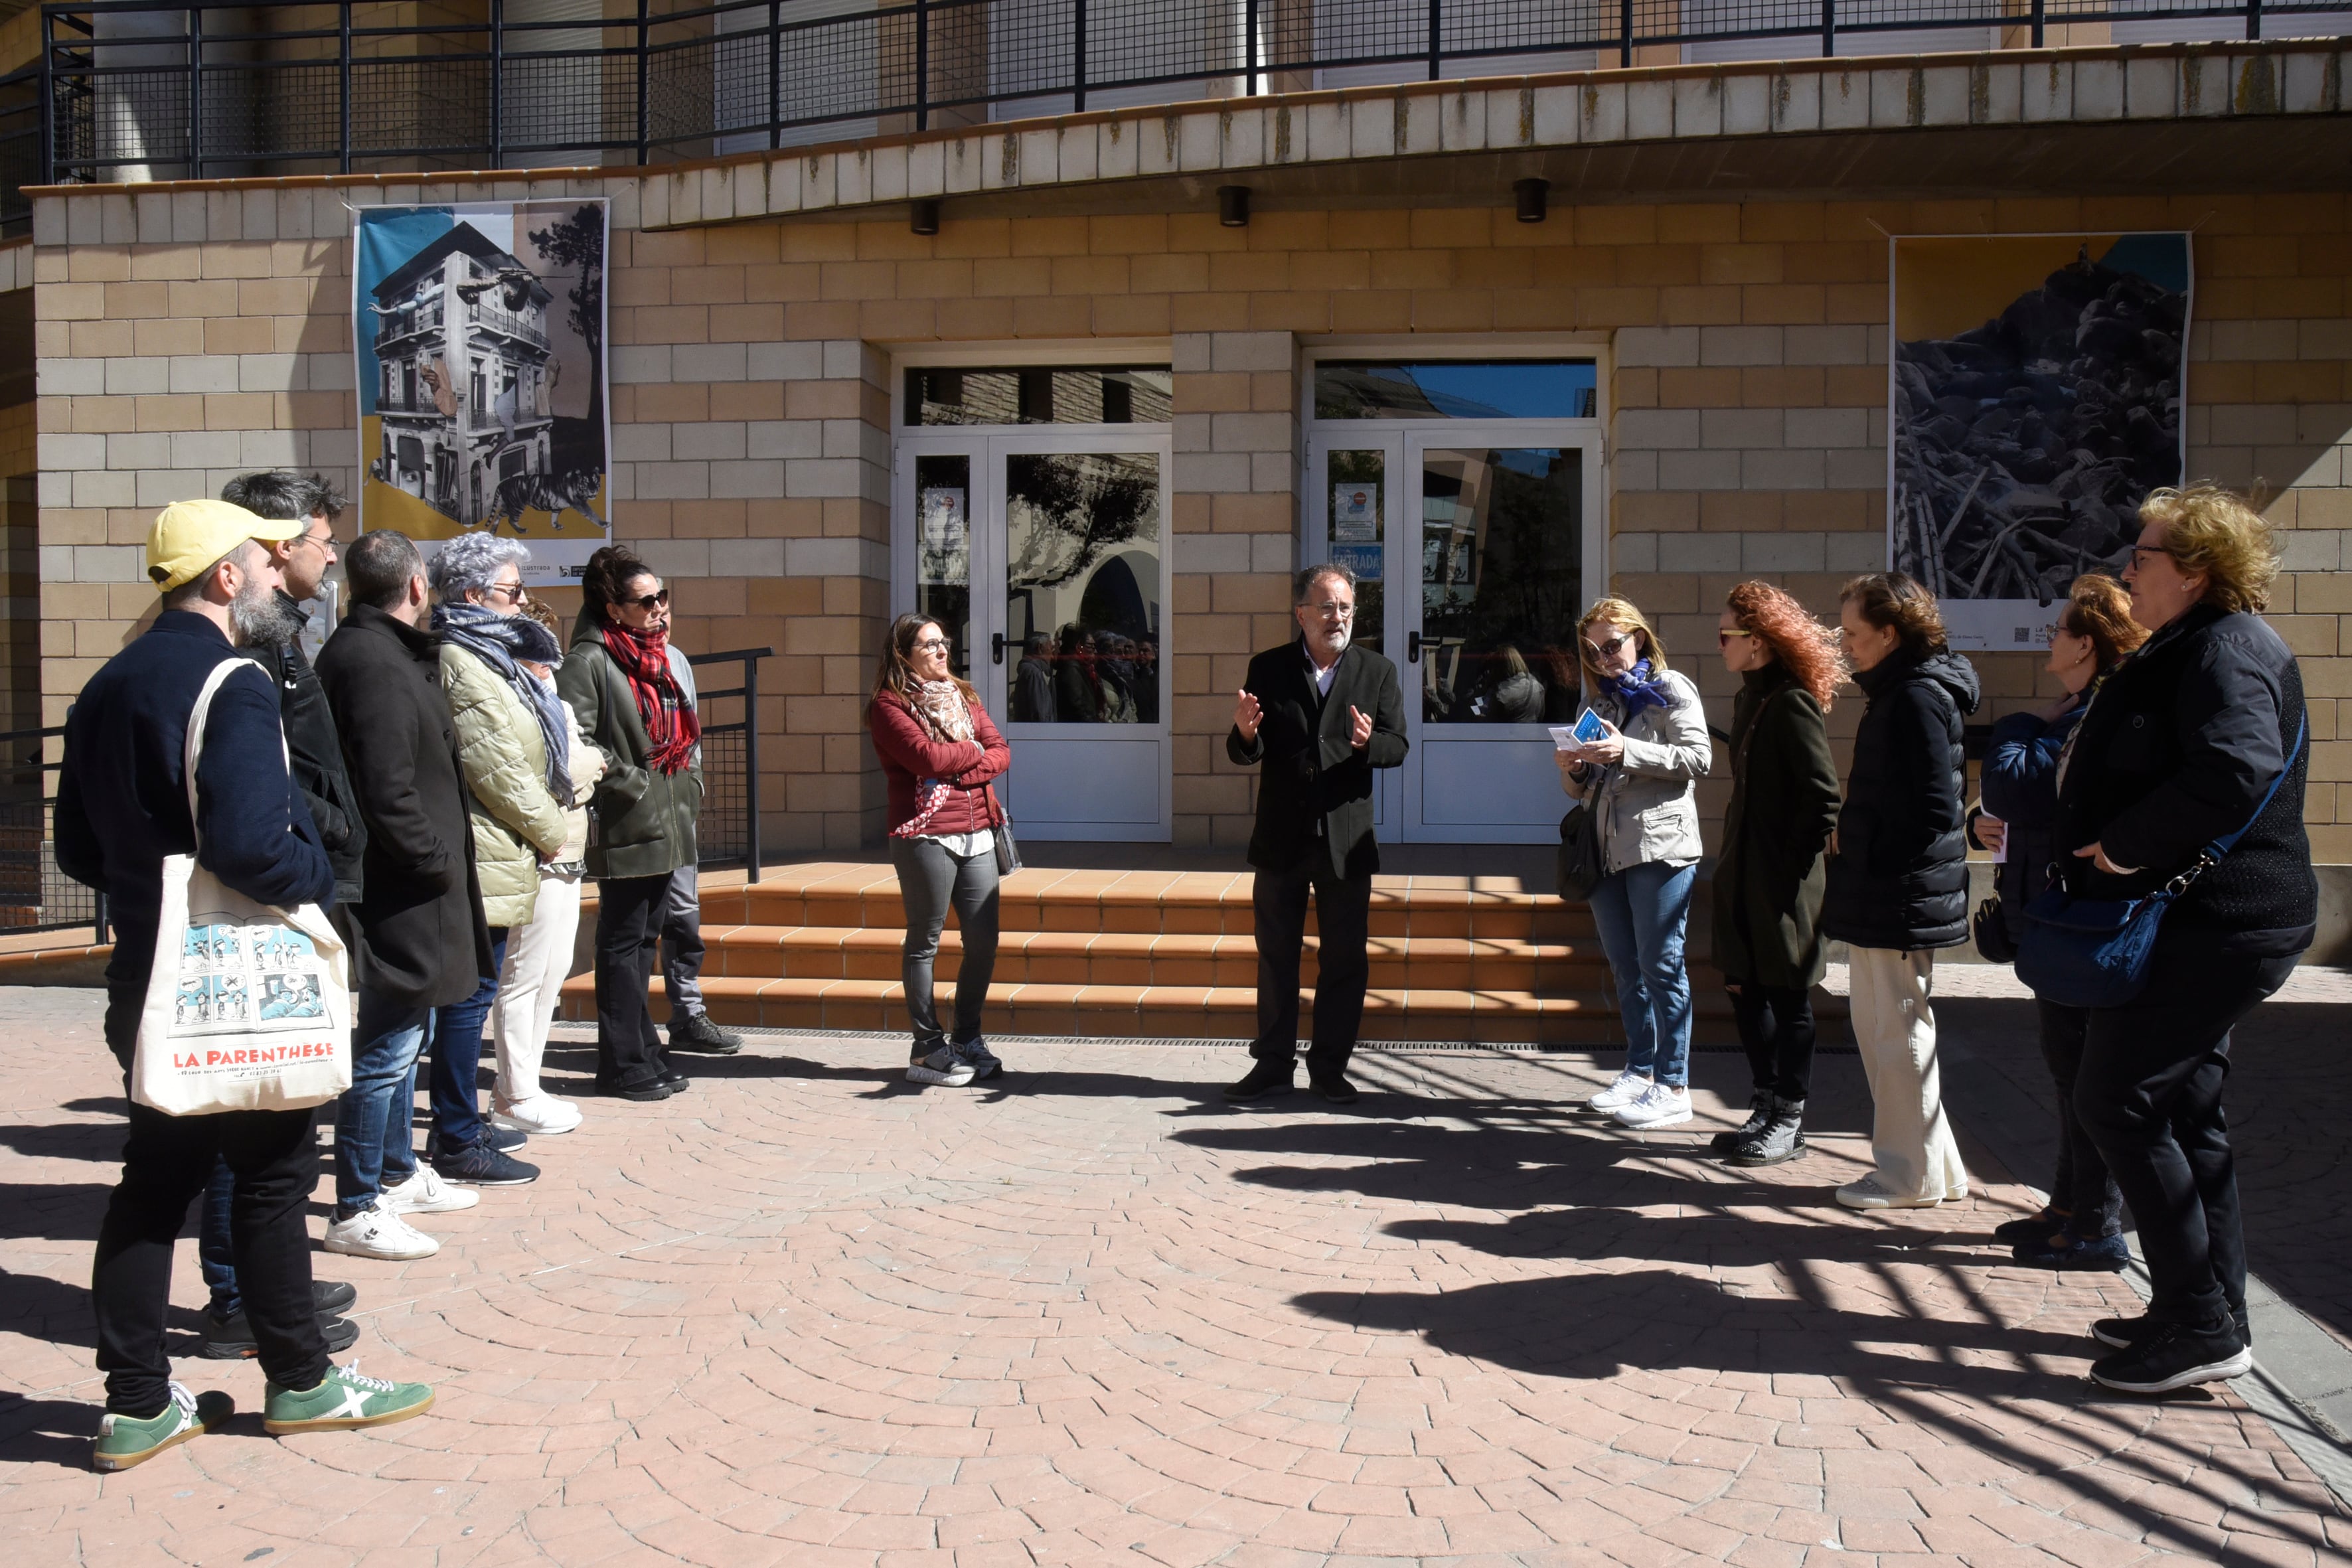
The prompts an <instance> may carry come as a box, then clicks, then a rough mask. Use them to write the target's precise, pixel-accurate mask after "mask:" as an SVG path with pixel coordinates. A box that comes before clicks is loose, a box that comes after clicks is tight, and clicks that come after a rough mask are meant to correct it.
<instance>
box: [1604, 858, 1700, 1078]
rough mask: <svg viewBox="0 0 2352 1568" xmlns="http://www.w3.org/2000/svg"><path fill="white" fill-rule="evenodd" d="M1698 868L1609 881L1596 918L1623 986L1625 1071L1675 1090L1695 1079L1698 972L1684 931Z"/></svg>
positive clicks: (1663, 868) (1645, 871) (1659, 866)
mask: <svg viewBox="0 0 2352 1568" xmlns="http://www.w3.org/2000/svg"><path fill="white" fill-rule="evenodd" d="M1697 881H1698V868H1697V867H1696V866H1668V865H1666V864H1664V862H1662V861H1655V860H1653V861H1649V862H1647V863H1645V864H1643V865H1640V866H1629V867H1627V868H1625V869H1624V870H1622V871H1615V872H1612V873H1611V874H1610V875H1608V876H1606V877H1603V878H1601V885H1600V886H1599V887H1597V888H1595V889H1592V900H1591V901H1592V921H1593V923H1594V924H1595V925H1597V926H1599V927H1600V928H1601V952H1604V953H1606V954H1607V955H1608V957H1609V973H1610V975H1611V977H1612V978H1613V979H1614V980H1615V981H1616V982H1617V1010H1618V1012H1619V1013H1620V1014H1622V1016H1623V1017H1624V1020H1625V1070H1626V1071H1627V1072H1635V1073H1642V1074H1644V1075H1647V1076H1649V1077H1652V1078H1654V1079H1657V1081H1658V1082H1660V1083H1662V1084H1664V1085H1666V1086H1667V1087H1668V1088H1670V1089H1681V1088H1683V1087H1685V1085H1687V1084H1688V1083H1689V1082H1690V1042H1691V994H1690V972H1689V971H1688V970H1686V969H1685V968H1684V967H1683V928H1684V927H1685V925H1686V924H1688V923H1689V921H1690V901H1691V889H1692V888H1693V887H1694V886H1695V885H1696V883H1697Z"/></svg>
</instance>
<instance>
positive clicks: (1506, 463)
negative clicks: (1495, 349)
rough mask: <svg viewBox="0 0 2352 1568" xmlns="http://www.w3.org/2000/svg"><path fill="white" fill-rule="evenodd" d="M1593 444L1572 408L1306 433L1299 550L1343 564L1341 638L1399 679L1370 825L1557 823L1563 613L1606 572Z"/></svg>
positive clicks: (1573, 611)
mask: <svg viewBox="0 0 2352 1568" xmlns="http://www.w3.org/2000/svg"><path fill="white" fill-rule="evenodd" d="M1600 457H1601V444H1600V435H1599V429H1598V426H1596V425H1595V424H1593V423H1592V422H1591V421H1590V420H1582V421H1561V422H1557V423H1553V422H1517V421H1513V422H1507V423H1498V424H1496V425H1493V426H1484V425H1473V424H1467V423H1456V422H1454V421H1447V422H1445V423H1444V425H1443V426H1436V427H1433V426H1432V425H1431V424H1429V423H1427V422H1419V423H1417V425H1414V424H1408V425H1404V426H1403V427H1402V428H1399V427H1394V426H1392V427H1391V428H1389V429H1386V430H1382V429H1380V428H1378V427H1377V426H1371V425H1370V423H1369V422H1367V423H1366V424H1365V425H1360V426H1350V427H1348V428H1346V429H1343V430H1331V429H1328V427H1327V428H1326V429H1325V430H1323V431H1320V432H1318V434H1317V435H1316V436H1315V437H1314V438H1313V440H1312V441H1311V442H1310V444H1309V447H1308V453H1307V459H1308V463H1307V466H1308V472H1309V475H1310V486H1311V489H1310V493H1309V496H1308V506H1307V539H1306V544H1307V560H1309V561H1319V560H1330V561H1337V562H1341V563H1345V564H1347V565H1348V566H1349V567H1351V568H1352V569H1353V570H1354V571H1355V573H1356V574H1357V578H1358V584H1359V585H1358V588H1357V593H1356V637H1357V640H1358V641H1360V642H1361V643H1363V644H1364V645H1365V646H1367V647H1371V648H1374V649H1377V650H1378V651H1380V652H1381V653H1384V654H1386V655H1387V656H1388V657H1389V658H1391V660H1393V661H1394V662H1395V664H1396V667H1397V673H1398V676H1399V679H1401V680H1402V682H1403V685H1404V707H1405V728H1406V734H1407V736H1408V737H1409V738H1410V739H1411V741H1412V751H1411V752H1410V753H1409V754H1408V755H1407V757H1406V759H1405V764H1404V766H1402V768H1398V769H1395V770H1393V771H1392V772H1391V773H1386V774H1383V775H1382V779H1381V795H1380V797H1379V800H1378V811H1379V815H1380V820H1381V832H1382V834H1383V836H1384V837H1389V838H1391V840H1394V841H1402V842H1408V843H1410V842H1416V841H1418V842H1426V843H1541V842H1544V841H1546V840H1548V839H1549V838H1550V837H1552V836H1553V835H1554V834H1556V833H1557V832H1558V831H1559V817H1560V813H1561V812H1562V811H1563V810H1564V809H1565V805H1564V802H1563V801H1562V798H1561V795H1560V787H1559V771H1558V769H1557V767H1556V766H1555V764H1554V763H1553V762H1552V743H1551V738H1550V734H1549V730H1548V728H1547V726H1549V725H1552V724H1566V723H1569V722H1571V721H1573V720H1574V719H1575V717H1576V715H1577V713H1578V711H1579V710H1580V704H1581V698H1580V678H1579V674H1578V668H1577V659H1576V620H1577V616H1580V614H1582V612H1583V610H1584V607H1585V605H1587V604H1589V603H1590V602H1591V599H1592V598H1593V597H1595V596H1596V595H1599V594H1600V593H1601V591H1602V585H1603V584H1604V583H1605V581H1606V579H1605V577H1604V575H1603V563H1602V560H1601V542H1602V541H1601V532H1602V529H1601V521H1600V520H1601V517H1602V516H1603V511H1602V492H1601V462H1600Z"/></svg>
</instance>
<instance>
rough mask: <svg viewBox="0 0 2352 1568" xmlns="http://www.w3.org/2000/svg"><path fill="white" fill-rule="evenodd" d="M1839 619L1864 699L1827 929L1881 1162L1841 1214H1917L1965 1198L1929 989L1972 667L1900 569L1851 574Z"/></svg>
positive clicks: (1944, 937) (1958, 875)
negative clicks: (1844, 986)
mask: <svg viewBox="0 0 2352 1568" xmlns="http://www.w3.org/2000/svg"><path fill="white" fill-rule="evenodd" d="M1838 620H1839V626H1840V629H1841V630H1842V632H1843V636H1844V642H1845V655H1846V658H1847V660H1848V661H1849V662H1850V663H1851V664H1852V665H1853V679H1854V684H1855V685H1857V686H1859V687H1861V688H1862V692H1863V695H1864V697H1865V698H1867V699H1868V700H1869V706H1867V707H1866V708H1864V710H1863V714H1862V722H1861V724H1860V725H1859V726H1857V727H1856V729H1855V731H1854V736H1853V772H1852V773H1849V774H1848V775H1847V778H1846V787H1845V807H1844V809H1843V810H1842V811H1841V812H1839V814H1838V826H1837V832H1836V834H1835V835H1834V836H1833V837H1832V838H1831V840H1830V862H1829V886H1828V892H1827V895H1826V897H1825V898H1824V899H1823V900H1822V934H1824V935H1826V936H1829V937H1832V938H1835V939H1836V940H1838V941H1840V942H1844V943H1845V944H1846V946H1847V949H1848V952H1847V958H1848V961H1849V963H1850V964H1851V973H1852V980H1853V1037H1854V1043H1855V1044H1856V1045H1857V1046H1858V1047H1860V1048H1861V1051H1862V1065H1863V1071H1864V1074H1865V1076H1867V1077H1868V1079H1870V1097H1871V1102H1872V1107H1873V1110H1872V1124H1871V1136H1870V1150H1871V1155H1872V1158H1873V1159H1874V1162H1875V1163H1876V1165H1877V1168H1876V1169H1875V1170H1874V1171H1873V1172H1872V1173H1870V1174H1868V1175H1866V1176H1864V1177H1863V1178H1862V1179H1861V1180H1859V1181H1854V1182H1848V1183H1847V1184H1845V1185H1844V1186H1842V1187H1840V1188H1839V1189H1838V1190H1837V1197H1838V1202H1840V1203H1842V1204H1843V1205H1846V1206H1847V1207H1848V1208H1857V1209H1882V1208H1926V1207H1929V1206H1931V1205H1935V1204H1938V1203H1942V1202H1944V1201H1946V1200H1947V1199H1958V1198H1964V1197H1966V1196H1968V1194H1969V1173H1968V1171H1967V1170H1966V1168H1965V1167H1963V1166H1962V1165H1961V1163H1960V1151H1959V1147H1958V1144H1956V1143H1954V1142H1952V1129H1951V1125H1950V1123H1949V1122H1948V1121H1947V1120H1946V1119H1945V1116H1944V1104H1943V1090H1942V1085H1941V1082H1940V1079H1939V1074H1938V1071H1937V1063H1936V1015H1935V1013H1934V1011H1933V1010H1932V1009H1931V1008H1930V1007H1929V1006H1928V1005H1927V993H1928V984H1929V981H1930V979H1931V977H1932V976H1933V975H1934V973H1935V968H1936V951H1935V950H1936V949H1937V948H1939V947H1955V946H1958V944H1959V943H1961V942H1966V941H1967V940H1968V936H1969V920H1968V914H1969V869H1968V843H1967V839H1966V837H1964V832H1963V824H1962V817H1961V812H1960V802H1961V798H1962V796H1963V795H1964V794H1965V793H1966V790H1967V776H1968V763H1967V760H1966V758H1965V756H1964V755H1963V753H1962V752H1961V749H1960V720H1961V718H1962V716H1963V715H1965V714H1969V713H1973V712H1975V711H1976V707H1977V695H1978V688H1977V675H1976V671H1975V670H1974V669H1973V668H1970V667H1969V661H1968V660H1967V659H1964V658H1961V657H1960V656H1959V655H1958V654H1956V653H1953V652H1952V651H1951V650H1950V649H1949V648H1948V647H1947V646H1946V644H1945V640H1944V622H1943V617H1942V616H1941V615H1940V614H1938V613H1937V608H1936V596H1935V595H1932V594H1930V593H1928V592H1927V589H1925V588H1923V587H1921V586H1920V585H1919V584H1917V583H1916V582H1914V581H1913V580H1912V579H1911V578H1909V577H1906V576H1905V575H1904V574H1901V573H1899V572H1878V573H1873V574H1870V575H1868V576H1864V577H1856V578H1855V579H1854V580H1853V581H1852V582H1851V583H1848V584H1846V585H1845V589H1844V592H1843V594H1842V595H1840V602H1839V605H1838Z"/></svg>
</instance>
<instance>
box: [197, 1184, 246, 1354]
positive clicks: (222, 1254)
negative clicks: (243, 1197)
mask: <svg viewBox="0 0 2352 1568" xmlns="http://www.w3.org/2000/svg"><path fill="white" fill-rule="evenodd" d="M235 1201H236V1172H235V1171H232V1170H230V1169H229V1168H228V1162H227V1161H226V1160H215V1161H214V1162H213V1179H212V1180H211V1181H209V1182H207V1183H205V1212H204V1215H203V1217H202V1218H201V1219H200V1220H199V1221H198V1222H197V1228H196V1265H197V1267H198V1268H202V1269H203V1270H204V1275H205V1289H208V1290H210V1291H211V1292H212V1293H213V1301H212V1308H213V1311H214V1313H215V1315H216V1316H219V1317H223V1318H234V1317H236V1315H237V1314H238V1313H239V1312H241V1311H243V1310H245V1297H244V1296H243V1295H242V1294H241V1293H239V1291H238V1290H237V1288H236V1247H235V1245H234V1244H233V1242H232V1241H231V1239H230V1237H229V1216H230V1215H231V1214H232V1213H233V1212H234V1209H235Z"/></svg>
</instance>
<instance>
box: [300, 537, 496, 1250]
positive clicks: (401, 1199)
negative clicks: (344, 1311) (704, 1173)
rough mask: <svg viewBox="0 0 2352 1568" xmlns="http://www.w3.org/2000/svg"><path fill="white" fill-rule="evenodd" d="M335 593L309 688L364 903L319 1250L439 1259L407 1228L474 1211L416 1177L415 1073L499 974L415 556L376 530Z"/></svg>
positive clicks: (348, 557) (467, 1196) (404, 541)
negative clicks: (339, 744)
mask: <svg viewBox="0 0 2352 1568" xmlns="http://www.w3.org/2000/svg"><path fill="white" fill-rule="evenodd" d="M343 583H344V585H345V586H346V587H347V588H348V589H349V590H350V592H351V597H352V609H351V614H350V615H349V616H346V617H345V619H344V621H343V626H342V629H341V631H339V632H337V633H336V634H335V635H334V637H331V638H330V639H329V641H328V643H327V646H326V647H325V649H324V650H323V651H322V652H320V655H319V679H320V682H321V683H322V684H323V685H324V686H325V687H326V689H327V702H328V705H329V706H330V707H331V708H332V709H333V710H334V714H335V728H336V729H337V731H340V732H341V735H342V739H343V752H344V754H345V755H346V756H347V757H348V758H349V759H350V763H351V776H352V789H353V791H354V793H355V794H356V795H357V796H358V800H359V808H360V818H361V821H362V823H363V824H364V825H365V826H366V828H367V858H366V861H365V864H364V867H363V869H362V876H363V878H364V879H365V881H366V884H367V890H366V893H365V894H364V896H362V898H361V900H360V904H359V908H358V910H356V911H355V920H354V921H353V923H354V924H355V925H356V927H357V931H356V935H357V939H358V940H357V941H356V942H353V943H352V983H353V984H354V985H355V986H356V987H357V989H358V991H359V1020H358V1024H357V1026H356V1027H354V1028H353V1030H352V1041H353V1044H354V1049H353V1051H352V1087H351V1089H349V1090H348V1091H347V1092H346V1093H345V1094H344V1096H343V1100H342V1105H341V1108H340V1109H339V1110H337V1112H336V1115H335V1217H334V1220H333V1223H331V1225H329V1226H327V1250H328V1251H330V1252H343V1253H349V1254H352V1256H354V1257H359V1258H429V1257H431V1256H432V1255H433V1254H434V1253H436V1252H438V1251H439V1250H441V1244H440V1243H439V1242H437V1241H436V1240H434V1239H433V1238H432V1237H429V1236H426V1235H425V1233H424V1232H423V1231H420V1230H418V1229H417V1228H416V1227H415V1226H412V1225H410V1224H409V1223H408V1222H407V1220H405V1219H404V1218H403V1217H402V1215H404V1214H425V1213H432V1212H434V1211H436V1210H439V1209H451V1208H470V1207H472V1206H473V1205H475V1204H477V1203H478V1202H480V1201H481V1200H480V1198H479V1197H478V1195H477V1194H474V1193H471V1192H467V1191H462V1190H457V1189H453V1188H450V1187H446V1186H445V1185H443V1184H442V1183H441V1181H440V1179H439V1178H438V1177H436V1175H434V1173H432V1172H431V1171H430V1170H429V1169H427V1170H420V1169H419V1168H418V1167H417V1163H416V1153H415V1140H414V1134H413V1133H412V1131H411V1130H410V1125H409V1123H410V1121H411V1118H412V1116H413V1115H414V1108H415V1103H416V1061H417V1058H418V1056H419V1055H420V1054H421V1053H422V1052H423V1051H424V1050H425V1047H428V1046H429V1045H430V1044H431V1043H432V1034H433V1014H434V1009H435V1008H436V1007H443V1006H446V1005H449V1004H450V1003H452V1002H462V1001H464V1000H465V999H466V998H467V997H468V996H471V995H472V994H474V987H475V985H476V984H477V983H478V981H479V980H480V978H481V976H483V975H485V974H495V973H498V968H497V965H496V964H494V963H492V962H491V959H490V931H489V927H488V925H487V924H485V923H484V921H483V917H482V899H481V892H480V889H479V887H478V884H477V882H476V880H475V876H474V829H473V824H472V823H471V821H470V820H469V819H468V818H467V794H466V784H465V779H464V776H463V774H462V773H459V771H458V765H457V729H456V727H455V726H454V725H452V724H451V722H450V720H449V704H448V703H447V701H446V700H444V699H443V697H442V695H441V684H440V680H439V678H438V674H437V672H438V670H439V668H440V650H439V647H438V646H437V645H436V642H435V640H434V637H433V635H432V633H431V632H429V631H427V630H426V629H425V620H426V616H427V615H428V614H429V611H430V605H431V602H432V593H431V591H430V590H429V589H428V588H427V587H426V586H425V560H424V557H423V556H421V555H419V554H418V553H417V550H416V546H415V544H414V543H412V542H410V541H409V539H408V536H407V535H405V534H402V533H395V532H393V531H390V530H373V531H369V532H366V533H363V534H362V535H360V537H359V540H358V541H357V542H355V543H353V544H352V547H351V549H350V550H349V551H348V552H345V554H344V557H343Z"/></svg>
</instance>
